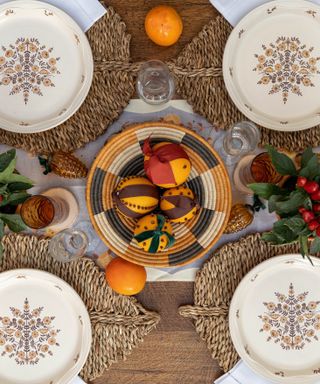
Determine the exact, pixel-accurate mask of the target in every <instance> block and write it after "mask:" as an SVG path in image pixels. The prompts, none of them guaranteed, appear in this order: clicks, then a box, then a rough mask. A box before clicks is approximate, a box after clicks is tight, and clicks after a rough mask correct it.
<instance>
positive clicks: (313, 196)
mask: <svg viewBox="0 0 320 384" xmlns="http://www.w3.org/2000/svg"><path fill="white" fill-rule="evenodd" d="M310 197H311V199H312V200H320V189H319V190H318V191H317V192H314V193H312V194H311V196H310Z"/></svg>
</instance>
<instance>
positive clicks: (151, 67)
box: [137, 60, 174, 104]
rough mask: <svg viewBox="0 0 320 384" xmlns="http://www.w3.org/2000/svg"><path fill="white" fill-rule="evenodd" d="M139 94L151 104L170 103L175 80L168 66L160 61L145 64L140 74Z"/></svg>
mask: <svg viewBox="0 0 320 384" xmlns="http://www.w3.org/2000/svg"><path fill="white" fill-rule="evenodd" d="M137 93H138V95H139V97H140V98H141V99H142V100H144V101H145V102H146V103H149V104H162V103H166V102H168V101H169V100H170V99H171V98H172V96H173V94H174V80H173V76H172V75H171V73H170V70H169V68H168V66H167V65H166V64H165V63H163V62H162V61H160V60H150V61H147V62H146V63H144V64H143V65H142V66H141V68H140V71H139V74H138V79H137Z"/></svg>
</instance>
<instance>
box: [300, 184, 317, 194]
mask: <svg viewBox="0 0 320 384" xmlns="http://www.w3.org/2000/svg"><path fill="white" fill-rule="evenodd" d="M303 188H304V190H305V191H306V192H308V193H309V194H311V193H315V192H317V190H318V189H319V184H318V183H316V182H315V181H307V183H306V184H305V186H304V187H303Z"/></svg>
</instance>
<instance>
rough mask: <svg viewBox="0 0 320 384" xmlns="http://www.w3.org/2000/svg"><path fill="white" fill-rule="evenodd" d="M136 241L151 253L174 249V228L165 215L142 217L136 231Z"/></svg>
mask: <svg viewBox="0 0 320 384" xmlns="http://www.w3.org/2000/svg"><path fill="white" fill-rule="evenodd" d="M134 240H135V241H136V242H137V244H138V246H139V247H140V248H142V249H143V250H144V251H146V252H149V253H157V252H161V251H164V250H167V249H168V248H170V247H172V246H173V244H174V242H175V239H174V236H173V230H172V226H171V224H170V223H169V221H167V220H166V219H165V217H164V216H163V215H155V214H151V215H147V216H144V217H142V218H141V219H140V220H139V221H138V222H137V224H136V227H135V229H134Z"/></svg>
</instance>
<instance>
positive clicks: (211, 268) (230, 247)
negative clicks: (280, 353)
mask: <svg viewBox="0 0 320 384" xmlns="http://www.w3.org/2000/svg"><path fill="white" fill-rule="evenodd" d="M289 253H300V252H299V244H298V243H292V244H286V245H281V246H274V245H271V244H270V243H266V242H265V241H263V240H261V235H260V234H254V235H249V236H246V237H243V238H242V239H240V240H239V241H237V242H234V243H229V244H227V245H224V246H223V247H221V248H220V249H219V250H218V251H216V252H215V253H213V254H212V257H211V258H210V260H209V261H207V262H206V263H205V264H204V265H203V267H202V269H201V270H200V271H199V272H198V273H197V276H196V280H195V284H194V305H187V306H183V307H180V308H179V313H180V315H182V316H184V317H189V318H192V319H193V320H194V325H195V327H196V331H197V333H198V334H199V335H200V337H201V339H203V340H204V341H205V342H206V344H207V347H208V349H209V350H210V352H211V355H212V358H214V359H217V360H218V363H219V365H220V367H221V368H222V369H223V371H224V372H227V371H229V370H230V369H231V368H232V367H233V366H234V364H235V363H236V362H237V361H238V359H239V356H238V354H237V352H236V350H235V349H234V347H233V344H232V341H231V337H230V333H229V325H228V308H229V305H230V301H231V299H232V296H233V293H234V291H235V290H236V288H237V286H238V285H239V283H240V281H241V280H242V278H243V277H244V276H245V275H246V274H247V273H248V272H249V271H250V270H251V269H252V268H253V267H255V266H256V265H258V264H260V263H261V262H262V261H264V260H266V259H269V258H270V257H273V256H277V255H284V254H289ZM301 257H302V256H301Z"/></svg>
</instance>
